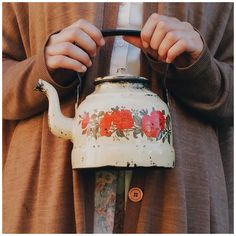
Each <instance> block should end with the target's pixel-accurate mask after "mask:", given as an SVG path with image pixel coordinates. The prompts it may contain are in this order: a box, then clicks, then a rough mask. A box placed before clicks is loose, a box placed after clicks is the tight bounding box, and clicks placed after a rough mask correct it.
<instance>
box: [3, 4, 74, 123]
mask: <svg viewBox="0 0 236 236" xmlns="http://www.w3.org/2000/svg"><path fill="white" fill-rule="evenodd" d="M25 4H26V3H25ZM23 13H24V12H23ZM22 24H23V25H22ZM27 24H28V23H27V17H25V18H24V19H23V20H22V19H21V20H19V19H18V18H17V14H16V13H15V11H14V6H13V5H12V4H10V3H4V4H3V42H2V43H3V83H2V84H3V95H2V96H3V119H6V120H20V119H25V118H29V117H31V116H33V115H36V114H37V113H40V112H42V111H44V110H45V109H46V108H47V104H48V101H47V98H46V97H45V96H43V95H42V94H40V93H37V92H35V91H34V87H35V85H36V83H37V81H38V80H39V79H40V78H41V79H44V80H46V81H48V82H49V83H51V84H52V85H53V86H54V87H55V88H56V89H57V91H58V94H59V97H60V98H62V97H64V96H66V95H68V94H69V93H72V92H73V91H74V89H75V86H76V84H77V81H76V80H73V81H72V82H71V83H69V84H66V85H62V84H61V83H60V82H59V80H58V79H56V78H54V77H52V76H51V75H50V74H49V72H48V70H47V66H46V63H45V57H44V48H45V45H46V42H47V39H46V38H45V43H44V46H43V47H42V48H41V49H40V50H39V51H38V52H37V53H36V54H35V55H32V56H27V54H29V53H28V52H29V51H30V49H29V45H27V40H24V41H23V40H22V38H23V37H24V38H25V37H26V36H25V35H24V36H23V35H22V34H23V33H24V34H25V33H26V32H25V31H22V29H24V28H27ZM48 38H49V37H48Z"/></svg>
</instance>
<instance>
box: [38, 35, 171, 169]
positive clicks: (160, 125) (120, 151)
mask: <svg viewBox="0 0 236 236" xmlns="http://www.w3.org/2000/svg"><path fill="white" fill-rule="evenodd" d="M102 33H103V35H104V36H114V35H133V36H139V35H140V31H134V30H115V31H109V30H108V31H102ZM148 82H149V81H148V79H146V78H144V77H137V76H133V75H129V74H126V73H125V71H124V70H122V69H120V70H118V72H117V74H115V75H111V76H106V77H103V78H101V77H100V78H97V79H95V82H94V83H95V91H94V92H93V93H92V94H90V95H89V96H87V97H86V99H85V100H84V101H83V102H82V103H81V104H80V105H79V106H77V104H75V117H74V118H68V117H65V116H64V115H62V113H61V111H60V104H59V99H58V94H57V92H56V90H55V88H54V87H53V86H52V85H51V84H49V83H48V82H46V81H44V80H39V82H38V84H37V85H36V90H39V91H40V92H43V93H44V94H46V96H47V97H48V100H49V109H48V122H49V127H50V130H51V132H52V133H53V134H54V135H56V136H57V137H61V138H64V139H69V140H71V141H72V142H73V150H72V168H73V169H76V168H94V167H103V166H113V167H153V166H156V167H174V165H175V164H174V163H175V152H174V148H173V136H172V125H171V118H170V113H169V109H168V107H167V105H166V103H164V102H163V101H162V100H161V99H160V98H159V97H158V96H157V95H156V94H155V93H153V92H151V91H150V89H149V88H148Z"/></svg>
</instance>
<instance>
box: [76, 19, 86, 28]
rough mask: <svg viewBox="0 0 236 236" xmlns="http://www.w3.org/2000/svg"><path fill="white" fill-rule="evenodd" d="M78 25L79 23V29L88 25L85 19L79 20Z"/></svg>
mask: <svg viewBox="0 0 236 236" xmlns="http://www.w3.org/2000/svg"><path fill="white" fill-rule="evenodd" d="M77 23H78V26H79V27H82V26H83V25H84V24H86V20H84V19H79V20H78V21H77Z"/></svg>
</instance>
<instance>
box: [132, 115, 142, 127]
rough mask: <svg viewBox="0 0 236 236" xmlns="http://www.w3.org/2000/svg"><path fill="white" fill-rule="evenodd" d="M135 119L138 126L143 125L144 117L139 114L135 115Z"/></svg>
mask: <svg viewBox="0 0 236 236" xmlns="http://www.w3.org/2000/svg"><path fill="white" fill-rule="evenodd" d="M133 119H134V122H135V124H136V125H137V126H141V124H142V119H141V118H140V117H139V116H137V115H133Z"/></svg>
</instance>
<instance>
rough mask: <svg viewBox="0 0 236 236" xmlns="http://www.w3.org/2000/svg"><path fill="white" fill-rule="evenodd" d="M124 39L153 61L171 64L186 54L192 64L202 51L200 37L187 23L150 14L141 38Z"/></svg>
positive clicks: (127, 37)
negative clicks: (145, 53)
mask: <svg viewBox="0 0 236 236" xmlns="http://www.w3.org/2000/svg"><path fill="white" fill-rule="evenodd" d="M124 39H125V40H126V41H127V42H129V43H131V44H133V45H134V46H136V47H139V48H142V49H144V50H145V51H146V52H148V53H149V54H150V55H151V56H152V57H153V58H154V59H156V60H161V61H164V62H166V63H172V62H173V61H174V60H175V59H176V58H177V57H178V56H184V54H183V53H187V54H189V56H190V60H191V61H190V63H193V62H194V61H195V60H196V59H197V58H198V57H199V56H200V54H201V52H202V50H203V42H202V39H201V36H200V35H199V33H198V32H197V31H195V30H194V28H193V27H192V25H191V24H189V23H188V22H182V21H180V20H178V19H177V18H173V17H168V16H164V15H159V14H156V13H154V14H152V15H151V16H150V17H149V18H148V20H147V22H146V23H145V25H144V27H143V28H142V30H141V38H137V37H130V36H125V37H124Z"/></svg>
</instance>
